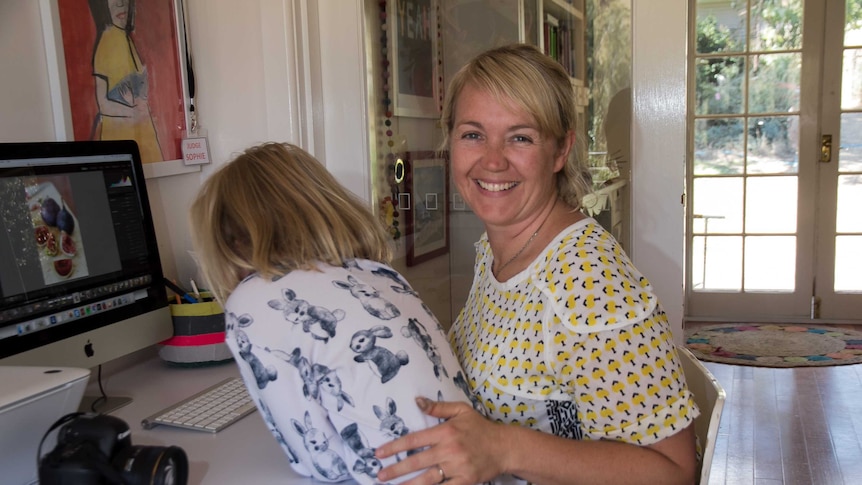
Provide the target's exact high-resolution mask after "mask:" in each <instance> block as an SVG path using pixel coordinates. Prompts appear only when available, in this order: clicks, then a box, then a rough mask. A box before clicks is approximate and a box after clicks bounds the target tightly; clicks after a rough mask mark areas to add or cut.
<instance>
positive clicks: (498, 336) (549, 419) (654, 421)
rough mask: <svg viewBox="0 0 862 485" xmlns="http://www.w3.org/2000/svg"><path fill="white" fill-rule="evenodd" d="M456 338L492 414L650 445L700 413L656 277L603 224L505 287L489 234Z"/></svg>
mask: <svg viewBox="0 0 862 485" xmlns="http://www.w3.org/2000/svg"><path fill="white" fill-rule="evenodd" d="M476 249H477V256H476V266H475V273H474V280H473V286H472V288H471V290H470V295H469V297H468V299H467V302H466V304H465V306H464V309H463V310H462V311H461V314H460V315H459V316H458V319H457V321H456V322H455V324H454V325H453V327H452V330H451V331H450V334H449V338H450V341H451V343H452V345H453V348H454V349H455V353H456V354H457V355H458V358H459V359H460V361H461V366H462V367H463V368H464V371H465V372H466V373H467V375H468V377H469V383H470V385H471V387H472V388H473V390H474V392H475V393H476V394H477V395H478V396H479V397H480V399H481V401H482V403H483V404H484V405H485V407H486V408H487V411H488V415H489V416H490V417H491V418H492V419H495V420H497V421H499V422H505V423H513V424H520V425H524V426H528V427H530V428H533V429H537V430H541V431H545V432H548V433H552V434H555V435H558V436H563V437H567V438H572V439H613V440H619V441H625V442H629V443H633V444H640V445H647V444H651V443H655V442H657V441H659V440H661V439H663V438H665V437H668V436H670V435H673V434H674V433H676V432H677V431H679V430H681V429H683V428H685V427H686V426H688V425H689V424H690V423H691V422H692V421H693V420H694V418H695V417H696V416H697V415H698V414H699V411H698V409H697V407H696V405H695V404H694V401H693V398H692V394H691V393H690V392H689V390H688V388H687V387H686V384H685V378H684V377H683V374H682V370H681V367H680V364H679V360H678V357H677V355H676V349H675V346H674V344H673V339H672V337H671V330H670V327H669V325H668V322H667V316H666V315H665V313H664V311H663V310H662V308H661V306H660V305H659V303H658V299H657V297H656V295H655V293H653V290H652V287H651V286H650V284H649V282H648V281H647V280H646V278H644V276H643V275H641V273H640V272H638V270H637V269H636V268H635V267H634V265H633V264H632V263H631V261H630V260H629V258H628V256H626V254H625V253H624V252H623V251H622V248H621V247H620V245H619V244H618V243H617V241H616V240H615V239H614V238H613V237H612V236H611V235H610V234H609V233H608V232H607V231H605V230H604V229H603V228H602V227H601V226H599V225H598V224H597V223H596V222H595V220H593V219H590V218H587V219H584V220H582V221H580V222H577V223H575V224H573V225H571V226H569V227H568V228H566V229H565V230H564V231H562V232H561V233H560V234H559V235H558V236H557V238H556V239H555V240H554V241H552V242H551V243H550V244H549V245H548V246H547V247H546V248H545V249H544V250H543V251H542V253H541V254H540V255H539V256H538V257H537V258H536V259H535V260H534V261H533V262H532V263H531V264H530V265H529V266H528V267H527V268H526V269H525V270H524V271H522V272H521V273H519V274H517V275H515V276H514V277H512V278H511V279H509V280H508V281H505V282H499V281H497V279H496V278H495V277H494V275H493V273H492V272H491V266H492V263H493V254H492V252H491V248H490V245H489V243H488V239H487V235H483V236H482V238H481V239H480V240H479V242H477V243H476Z"/></svg>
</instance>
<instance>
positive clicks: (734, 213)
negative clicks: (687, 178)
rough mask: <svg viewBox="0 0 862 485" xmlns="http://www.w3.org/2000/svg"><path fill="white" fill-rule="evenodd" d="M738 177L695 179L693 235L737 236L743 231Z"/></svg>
mask: <svg viewBox="0 0 862 485" xmlns="http://www.w3.org/2000/svg"><path fill="white" fill-rule="evenodd" d="M742 181H743V179H742V178H741V177H709V178H705V177H701V178H696V179H694V193H693V196H694V205H693V209H694V214H695V216H694V221H693V222H692V228H693V229H694V231H695V233H698V234H703V233H711V234H715V233H739V232H741V231H742V207H743V197H742V194H743V192H742Z"/></svg>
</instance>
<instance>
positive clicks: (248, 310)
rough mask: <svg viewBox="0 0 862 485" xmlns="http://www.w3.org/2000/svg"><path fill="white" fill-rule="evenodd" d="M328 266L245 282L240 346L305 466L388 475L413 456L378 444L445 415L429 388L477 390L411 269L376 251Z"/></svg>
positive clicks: (457, 394)
mask: <svg viewBox="0 0 862 485" xmlns="http://www.w3.org/2000/svg"><path fill="white" fill-rule="evenodd" d="M317 269H318V271H301V270H296V271H292V272H290V273H288V274H287V275H285V276H283V277H281V278H276V279H272V280H271V279H266V278H262V277H260V276H257V275H251V276H249V277H248V278H246V279H245V280H243V281H242V282H241V283H240V284H239V286H238V287H237V288H236V289H235V290H234V292H233V293H232V294H231V296H230V297H229V298H228V300H227V302H226V303H225V314H226V315H227V325H226V329H227V342H228V346H229V347H230V349H231V351H232V352H233V353H234V356H235V357H237V362H238V364H239V368H240V373H241V374H242V377H243V380H244V381H245V383H246V386H247V387H248V389H249V393H250V394H251V395H252V396H253V397H254V399H255V402H256V403H257V404H258V408H259V409H260V410H261V411H262V412H261V414H262V415H263V416H264V417H265V420H266V423H267V426H268V427H269V429H270V431H271V432H272V433H273V435H274V436H275V437H276V442H277V443H278V444H279V445H281V447H282V449H284V450H285V452H286V453H287V454H288V459H289V461H290V463H291V466H292V467H293V469H294V470H295V471H296V472H298V473H299V474H301V475H304V476H309V477H313V478H314V479H317V480H321V481H327V482H336V481H343V480H348V479H352V480H355V481H357V482H359V483H367V484H373V483H378V480H377V472H378V471H380V469H381V468H382V467H384V466H386V465H388V464H390V463H392V462H394V461H395V460H400V459H404V457H405V456H406V454H401V455H400V456H397V457H393V458H390V459H387V460H384V461H383V462H382V463H381V462H380V461H379V460H377V458H375V457H374V450H375V449H376V447H378V446H380V445H382V444H383V443H386V442H389V441H391V440H392V439H394V438H395V437H399V436H403V435H404V434H406V433H407V432H408V431H412V430H418V429H423V428H427V427H430V426H434V425H436V424H438V422H439V421H438V419H436V418H433V417H430V416H426V415H424V414H423V413H422V412H421V411H420V410H419V408H418V407H417V406H416V402H415V398H416V397H417V396H424V397H426V398H428V399H432V400H446V401H461V402H465V403H468V404H470V403H472V402H474V401H475V398H474V397H473V396H472V395H470V393H469V389H468V388H467V387H466V386H464V385H463V383H462V382H458V380H459V379H463V373H462V371H461V368H460V367H459V365H458V360H457V359H456V358H455V355H454V354H453V353H452V351H451V349H450V347H449V344H448V342H447V340H446V334H445V332H444V330H443V328H442V327H441V326H440V324H439V323H438V322H437V320H436V319H435V318H434V316H433V314H431V313H430V312H429V311H428V309H427V306H425V305H424V303H423V302H422V300H421V299H420V298H419V295H418V294H417V293H416V292H415V291H414V290H413V289H412V288H411V287H410V285H409V284H408V283H407V281H406V280H405V279H404V278H403V277H401V275H400V274H398V273H397V272H396V271H395V270H393V269H392V268H390V267H389V266H386V265H383V264H380V263H376V262H373V261H368V260H353V261H350V262H349V263H348V264H345V265H344V266H343V267H341V266H331V265H326V264H320V265H318V268H317ZM471 399H473V401H471ZM411 477H412V475H411V476H408V477H404V478H402V479H401V480H399V482H400V481H405V480H407V479H409V478H411Z"/></svg>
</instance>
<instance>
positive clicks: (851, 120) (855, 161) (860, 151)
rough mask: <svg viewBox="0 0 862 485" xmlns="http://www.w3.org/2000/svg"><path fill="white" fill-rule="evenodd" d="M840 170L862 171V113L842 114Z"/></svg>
mask: <svg viewBox="0 0 862 485" xmlns="http://www.w3.org/2000/svg"><path fill="white" fill-rule="evenodd" d="M838 170H839V171H841V172H862V114H860V113H842V114H841V151H840V152H839V159H838Z"/></svg>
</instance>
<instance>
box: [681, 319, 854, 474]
mask: <svg viewBox="0 0 862 485" xmlns="http://www.w3.org/2000/svg"><path fill="white" fill-rule="evenodd" d="M687 326H688V325H687ZM855 328H856V329H858V327H855ZM704 365H706V367H707V368H708V369H709V370H710V372H712V373H713V375H715V377H716V379H718V381H719V382H720V383H721V384H722V386H723V387H724V389H725V391H726V392H727V401H726V402H725V407H724V412H723V414H722V418H721V425H720V426H719V432H718V439H717V441H716V447H715V455H714V457H713V462H712V468H711V470H710V480H709V484H710V485H722V484H725V485H746V484H752V485H858V484H862V364H854V365H839V366H829V367H797V368H790V369H784V368H768V367H752V366H735V365H728V364H719V363H714V362H704Z"/></svg>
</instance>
